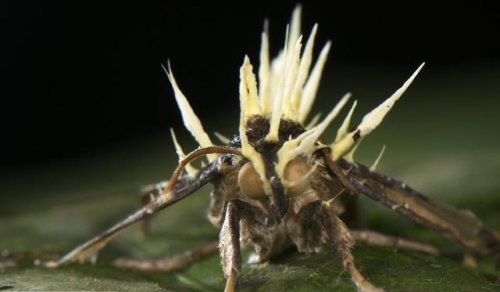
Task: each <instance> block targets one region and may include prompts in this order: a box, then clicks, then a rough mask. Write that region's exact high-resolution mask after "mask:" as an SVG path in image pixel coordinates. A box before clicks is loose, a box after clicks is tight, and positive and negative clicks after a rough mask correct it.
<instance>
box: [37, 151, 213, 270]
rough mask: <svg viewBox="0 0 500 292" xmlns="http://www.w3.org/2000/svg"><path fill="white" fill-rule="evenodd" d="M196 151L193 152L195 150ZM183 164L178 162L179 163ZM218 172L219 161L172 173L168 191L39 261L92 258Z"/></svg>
mask: <svg viewBox="0 0 500 292" xmlns="http://www.w3.org/2000/svg"><path fill="white" fill-rule="evenodd" d="M197 151H198V152H202V151H207V148H202V149H199V150H197ZM197 151H195V152H193V153H194V154H197V153H196V152H197ZM194 154H193V155H194ZM182 166H183V165H182V164H181V165H180V167H182ZM178 168H179V167H178ZM220 174H221V172H220V171H219V165H218V164H217V163H211V164H209V165H208V166H206V167H205V168H203V169H200V170H199V171H198V172H197V173H196V175H194V176H189V177H188V176H182V177H180V178H179V177H178V176H179V175H178V174H177V173H174V175H177V177H175V178H176V180H174V181H175V182H176V183H175V184H174V185H173V187H172V189H171V190H170V191H167V189H168V188H167V189H165V190H162V192H161V195H160V196H158V197H156V198H155V199H154V200H153V201H152V202H150V203H149V204H148V205H147V206H144V207H142V208H140V209H139V210H137V211H135V212H134V213H133V214H131V215H129V216H128V217H126V218H125V219H123V220H122V221H120V222H118V223H116V224H115V225H113V226H111V227H110V228H108V229H107V230H106V231H104V232H102V233H100V234H99V235H97V236H94V237H93V238H91V239H90V240H88V241H86V242H84V243H83V244H81V245H79V246H77V247H75V248H74V249H72V250H71V251H69V252H68V253H67V254H66V255H64V256H63V257H61V258H60V259H58V260H55V261H47V262H40V263H39V264H40V265H42V266H45V267H48V268H57V267H59V266H61V265H64V264H67V263H70V262H75V261H79V262H85V261H86V260H88V259H90V260H91V261H95V260H96V259H97V254H98V252H99V251H100V250H101V249H103V248H104V247H105V246H106V245H107V244H108V243H109V242H110V241H111V240H113V239H114V238H115V237H116V236H117V235H118V233H119V232H120V231H121V230H123V229H124V228H126V227H128V226H130V225H132V224H134V223H137V222H139V221H141V220H144V219H146V218H148V217H150V216H151V215H153V214H154V213H156V212H158V211H160V210H162V209H165V208H167V207H169V206H171V205H173V204H175V203H177V202H179V201H181V200H182V199H184V198H186V197H187V196H189V195H191V194H193V193H194V192H195V191H197V190H198V189H200V188H201V187H203V186H204V185H206V184H207V183H208V182H210V181H212V180H213V179H215V178H216V177H218V176H219V175H220ZM173 177H174V176H173Z"/></svg>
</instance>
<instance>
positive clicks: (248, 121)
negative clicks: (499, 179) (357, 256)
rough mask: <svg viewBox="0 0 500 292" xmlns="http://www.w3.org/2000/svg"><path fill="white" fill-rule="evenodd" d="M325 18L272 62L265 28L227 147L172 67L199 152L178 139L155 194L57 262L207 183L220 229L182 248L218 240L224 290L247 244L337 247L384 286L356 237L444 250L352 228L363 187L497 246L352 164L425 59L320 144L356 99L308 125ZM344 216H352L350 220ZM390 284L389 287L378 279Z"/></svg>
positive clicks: (428, 220) (365, 284) (452, 232)
mask: <svg viewBox="0 0 500 292" xmlns="http://www.w3.org/2000/svg"><path fill="white" fill-rule="evenodd" d="M316 31H317V26H314V28H313V29H312V32H311V34H310V36H309V38H308V40H307V41H306V43H305V47H304V50H302V36H301V35H300V8H297V9H296V10H295V11H294V14H293V17H292V22H291V25H290V29H289V30H288V32H287V41H286V44H285V47H284V49H283V50H282V51H281V53H280V54H279V55H278V57H277V58H275V59H274V60H273V61H272V62H271V61H270V58H269V49H268V34H267V31H266V30H265V31H264V32H263V34H262V49H261V53H260V67H259V70H258V83H257V78H256V76H255V74H254V72H253V67H252V65H251V63H250V60H249V58H248V57H245V59H244V62H243V65H242V67H241V69H240V86H239V91H240V106H241V114H240V121H239V133H238V134H237V135H235V136H234V137H233V139H232V140H231V141H228V143H227V145H225V146H214V144H213V143H212V141H211V140H210V138H209V136H208V135H207V134H206V132H205V131H204V130H203V126H202V124H201V122H200V121H199V119H198V118H197V116H196V115H195V114H194V112H193V110H192V109H191V107H190V105H189V103H188V102H187V99H186V97H185V96H184V95H183V93H182V91H181V90H180V89H179V87H178V85H177V83H176V81H175V79H174V76H173V74H172V70H171V69H170V66H169V68H168V69H166V72H167V76H168V78H169V80H170V82H171V84H172V86H173V89H174V93H175V98H176V100H177V103H178V105H179V108H180V110H181V113H182V116H183V120H184V124H185V125H186V127H187V129H188V130H189V131H190V132H191V134H192V135H193V137H194V138H195V139H196V141H197V142H198V143H199V144H200V148H199V149H198V150H196V151H194V152H192V153H190V154H189V155H187V156H186V155H185V154H184V152H183V150H182V149H181V147H180V146H179V145H178V143H177V141H176V139H175V136H174V142H175V144H176V148H177V153H178V154H179V156H180V158H181V161H180V164H179V166H178V167H177V169H176V171H175V172H174V174H173V175H172V177H171V179H170V180H169V181H168V182H165V183H161V184H158V185H156V186H155V187H153V188H150V189H148V190H146V194H151V195H152V199H151V200H149V201H148V202H147V204H146V205H145V206H144V207H143V208H141V209H139V210H138V211H137V212H136V213H134V214H132V215H130V216H129V217H127V218H126V219H125V220H123V221H121V222H119V223H118V224H116V225H115V226H113V227H111V228H110V229H108V230H107V231H105V232H104V233H102V234H100V235H98V236H96V237H94V238H92V239H91V240H89V241H88V242H86V243H84V244H82V245H80V246H78V247H77V248H75V249H74V250H72V251H71V252H69V253H68V254H67V255H65V256H64V257H62V258H61V259H60V260H58V261H56V262H49V263H46V266H51V267H57V266H59V265H62V264H65V263H67V262H71V261H75V260H85V259H87V258H89V257H92V256H93V255H95V254H96V253H97V252H98V251H99V250H100V249H102V248H103V247H104V246H105V245H106V244H107V243H108V242H109V241H110V240H111V239H112V238H113V237H114V236H115V235H116V234H117V232H118V231H120V230H121V229H123V228H125V227H126V226H128V225H130V224H133V223H135V222H137V221H139V220H142V219H145V218H147V217H149V216H150V215H152V214H154V213H155V212H157V211H159V210H161V209H163V208H166V207H168V206H170V205H172V204H174V203H175V202H177V201H179V200H182V199H183V198H185V197H187V196H188V195H190V194H192V193H193V192H195V191H196V190H198V189H199V188H200V187H202V186H203V185H205V184H207V183H212V184H213V186H214V188H213V191H212V193H211V200H210V207H209V212H208V217H209V220H210V221H211V222H212V223H213V224H214V225H216V226H218V227H219V228H220V236H219V242H218V245H212V246H210V247H209V248H207V249H202V250H198V251H197V252H198V253H191V254H187V255H185V258H186V260H185V262H188V261H189V260H190V259H192V258H194V257H196V256H195V254H200V253H207V252H209V251H213V250H215V249H216V248H218V250H219V252H220V256H221V264H222V268H223V271H224V274H225V276H226V277H227V284H226V291H233V290H234V289H235V287H236V280H237V275H238V273H239V272H240V270H241V260H240V257H241V255H240V251H241V247H240V244H242V245H243V246H251V247H253V248H254V251H255V255H254V256H253V257H252V260H253V261H256V262H262V261H266V260H268V259H269V258H270V257H272V256H273V255H275V254H277V253H279V252H281V251H282V250H283V249H284V248H286V247H288V246H295V247H296V248H297V249H298V251H299V252H303V253H315V252H319V251H320V250H321V248H322V246H323V243H327V242H328V243H330V244H331V245H332V247H333V249H334V251H335V252H336V254H337V256H338V258H339V260H340V262H341V263H342V265H343V266H344V268H345V269H346V270H347V271H348V272H349V273H350V274H351V276H352V279H353V281H354V283H355V284H356V286H357V287H358V288H359V289H361V290H367V291H376V290H380V289H379V288H377V287H376V286H375V285H373V284H371V283H370V282H369V281H368V280H366V279H365V278H364V277H363V275H362V274H361V273H360V272H359V270H358V269H357V268H356V266H355V263H354V259H353V256H352V254H351V252H350V248H351V247H352V245H353V244H354V240H355V239H356V240H359V241H368V242H372V243H373V242H375V243H378V244H384V243H388V244H394V243H397V244H399V246H400V247H403V248H404V247H408V248H414V249H419V250H422V251H426V252H430V253H436V252H437V251H436V250H435V249H434V248H433V247H432V246H429V245H426V244H423V243H418V242H413V241H408V240H399V239H398V240H396V239H395V238H394V237H391V236H386V235H382V234H379V233H375V232H368V231H356V230H349V228H348V225H347V224H349V223H350V220H351V218H350V217H349V216H351V217H352V214H351V213H350V209H349V205H350V204H351V202H352V200H353V198H355V197H354V195H356V194H364V195H366V196H368V197H370V198H371V199H373V200H375V201H378V202H380V203H382V204H383V205H386V206H388V207H390V208H392V209H394V210H396V211H398V212H399V213H401V214H403V215H405V216H407V217H409V218H411V219H413V220H414V221H416V222H418V223H421V224H424V225H426V226H428V227H430V228H433V229H436V230H438V231H439V232H441V233H443V234H445V235H448V236H450V237H451V238H453V239H455V240H457V241H458V242H460V243H461V244H462V245H463V246H464V247H466V248H468V249H470V250H472V251H474V252H478V253H483V254H492V253H498V249H499V247H500V238H499V236H498V234H497V233H494V232H493V231H490V230H488V229H487V228H485V227H483V226H482V224H481V222H480V221H479V220H478V219H476V217H475V216H473V215H472V214H471V213H470V212H466V211H460V210H457V209H455V208H453V207H449V206H446V205H444V204H441V203H438V202H435V201H433V200H431V199H429V198H427V197H425V196H423V195H421V194H419V193H417V192H416V191H414V190H412V189H410V188H409V187H407V186H406V185H404V184H402V183H400V182H397V181H395V180H393V179H390V178H388V177H385V176H383V175H381V174H378V173H375V172H373V171H372V170H370V169H369V168H367V167H365V166H363V165H360V164H357V163H354V162H353V161H352V151H353V149H355V147H356V146H357V144H358V143H359V141H360V140H361V138H362V137H364V136H366V135H368V134H370V133H371V132H372V131H373V130H374V129H375V128H376V127H377V126H378V125H379V124H380V123H381V121H382V120H383V118H384V116H385V115H386V114H387V113H388V112H389V110H390V109H391V108H392V106H393V105H394V103H395V102H396V101H397V100H398V99H399V98H400V97H401V95H402V94H403V92H404V91H405V90H406V89H407V88H408V87H409V85H410V84H411V82H412V81H413V80H414V79H415V77H416V75H417V74H418V72H419V71H420V70H421V68H422V66H423V64H422V65H421V66H420V67H419V68H418V69H417V70H416V71H415V73H414V74H413V75H412V76H411V77H410V78H409V79H408V81H406V82H405V83H404V84H403V86H402V87H401V88H400V89H398V90H397V91H396V92H395V93H394V94H393V95H392V96H391V97H389V98H388V99H386V100H385V101H384V102H383V103H382V104H380V105H379V106H378V107H376V108H375V109H374V110H372V111H371V112H370V113H368V114H367V115H366V116H365V117H364V118H363V120H362V121H361V123H360V124H359V125H358V126H357V127H356V128H355V129H354V130H353V131H349V130H348V129H349V124H350V119H351V116H352V114H353V111H354V108H355V106H356V102H354V103H353V104H352V106H351V109H350V110H349V112H348V114H347V116H346V118H345V119H344V121H343V123H342V124H341V126H340V127H339V129H338V131H337V135H336V137H335V138H334V139H329V140H330V142H325V141H324V140H321V138H320V137H321V135H322V134H323V133H324V131H325V129H326V128H327V126H328V125H329V124H330V123H331V122H332V120H333V119H334V118H336V117H337V116H338V115H339V113H340V112H341V110H342V108H343V107H344V106H345V105H346V104H347V103H348V100H349V98H350V96H351V95H350V94H346V95H345V96H344V97H343V98H342V99H341V100H340V101H339V102H338V103H337V104H336V105H335V106H334V107H333V109H332V110H331V112H330V113H329V114H328V115H327V116H326V117H325V118H324V119H323V120H322V121H321V122H319V123H317V124H316V123H315V122H314V121H313V122H312V123H308V124H306V120H307V118H308V114H309V111H310V109H311V106H312V104H313V101H314V98H315V96H316V91H317V88H318V84H319V80H320V77H321V72H322V70H323V66H324V64H325V61H326V57H327V54H328V51H329V49H330V43H327V44H326V45H325V46H324V47H323V49H322V51H321V54H320V56H319V58H318V60H317V61H316V63H315V64H314V66H312V69H311V65H312V59H313V58H312V51H313V45H314V38H315V35H316ZM202 156H206V157H207V158H208V164H207V165H206V166H204V167H202V168H200V169H195V168H194V167H193V166H192V165H191V164H190V163H191V161H192V160H194V159H196V158H199V157H202ZM346 223H347V224H346ZM121 265H124V266H132V267H136V268H145V269H148V267H149V268H151V269H153V268H155V267H157V268H158V267H160V266H161V265H160V264H158V263H153V264H152V263H148V262H140V261H122V262H121ZM380 284H383V283H380Z"/></svg>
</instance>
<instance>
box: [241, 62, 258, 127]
mask: <svg viewBox="0 0 500 292" xmlns="http://www.w3.org/2000/svg"><path fill="white" fill-rule="evenodd" d="M240 100H241V101H242V102H243V104H242V108H241V110H242V113H243V117H244V121H245V122H246V119H247V118H248V117H250V116H253V115H260V114H262V111H261V109H260V103H259V97H258V96H257V81H256V80H255V74H254V73H253V67H252V64H251V63H250V59H249V58H248V56H245V60H244V61H243V65H242V66H241V69H240Z"/></svg>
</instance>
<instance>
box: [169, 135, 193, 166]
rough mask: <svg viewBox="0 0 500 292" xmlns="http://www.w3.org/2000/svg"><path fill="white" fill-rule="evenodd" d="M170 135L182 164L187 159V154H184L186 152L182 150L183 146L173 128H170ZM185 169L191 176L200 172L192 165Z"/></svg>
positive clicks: (189, 164)
mask: <svg viewBox="0 0 500 292" xmlns="http://www.w3.org/2000/svg"><path fill="white" fill-rule="evenodd" d="M170 135H171V136H172V141H173V142H174V146H175V152H176V153H177V156H179V162H181V161H182V160H183V159H184V158H185V157H186V154H185V153H184V150H182V146H181V145H180V144H179V142H178V141H177V137H176V136H175V132H174V129H173V128H170ZM185 169H186V172H187V173H188V174H189V175H190V176H193V175H194V174H195V173H196V172H197V171H198V170H197V169H196V168H194V167H193V166H192V165H191V163H188V164H186V167H185Z"/></svg>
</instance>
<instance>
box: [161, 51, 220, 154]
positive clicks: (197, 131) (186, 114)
mask: <svg viewBox="0 0 500 292" xmlns="http://www.w3.org/2000/svg"><path fill="white" fill-rule="evenodd" d="M161 66H162V68H163V70H164V71H165V73H166V74H167V77H168V80H169V81H170V84H171V85H172V88H173V89H174V96H175V100H176V101H177V105H178V106H179V109H180V111H181V115H182V120H183V122H184V126H185V127H186V129H187V130H188V131H189V132H190V133H191V135H193V137H194V139H195V140H196V142H198V144H200V146H201V147H203V148H206V147H210V146H213V144H212V141H210V138H209V137H208V135H207V133H206V132H205V130H204V129H203V125H202V124H201V122H200V119H199V118H198V116H196V114H195V113H194V111H193V109H192V108H191V105H189V102H188V101H187V98H186V96H184V94H183V93H182V91H181V90H180V88H179V86H178V85H177V82H176V81H175V78H174V74H173V73H172V67H171V65H170V61H168V63H167V66H168V69H167V68H165V66H164V65H163V64H162V65H161ZM216 158H217V155H209V156H208V160H209V161H213V160H215V159H216Z"/></svg>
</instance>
